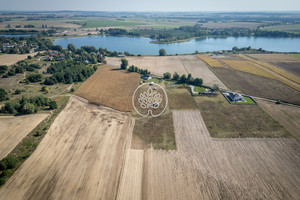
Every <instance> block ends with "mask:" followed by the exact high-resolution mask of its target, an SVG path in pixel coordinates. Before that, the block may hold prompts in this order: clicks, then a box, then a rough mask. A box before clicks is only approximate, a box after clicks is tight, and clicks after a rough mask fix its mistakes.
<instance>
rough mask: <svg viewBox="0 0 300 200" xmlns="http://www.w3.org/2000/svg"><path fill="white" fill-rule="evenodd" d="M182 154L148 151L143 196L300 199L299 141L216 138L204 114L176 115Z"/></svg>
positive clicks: (181, 113) (184, 112) (179, 151)
mask: <svg viewBox="0 0 300 200" xmlns="http://www.w3.org/2000/svg"><path fill="white" fill-rule="evenodd" d="M173 118H174V128H175V133H176V143H177V147H178V152H176V151H169V152H166V151H161V150H160V151H157V150H147V151H145V158H144V162H145V164H144V167H145V168H144V176H143V197H144V199H148V200H152V199H153V200H160V199H161V200H164V199H172V200H174V199H180V200H182V199H195V200H196V199H299V197H300V191H299V184H300V169H299V165H300V153H299V142H298V141H296V140H294V139H212V138H210V136H209V133H208V131H207V129H206V126H205V124H204V122H203V119H202V117H201V114H200V112H199V111H173Z"/></svg>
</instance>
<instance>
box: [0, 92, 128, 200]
mask: <svg viewBox="0 0 300 200" xmlns="http://www.w3.org/2000/svg"><path fill="white" fill-rule="evenodd" d="M133 123H134V122H133V120H132V118H131V117H130V116H128V115H126V114H123V113H121V112H118V111H115V110H112V109H109V108H106V107H101V106H95V105H93V104H89V103H88V102H87V101H86V100H82V99H79V97H72V98H71V99H70V101H69V103H68V105H67V107H66V108H65V109H64V110H63V111H62V112H61V113H60V114H59V115H58V117H57V118H56V119H55V121H54V123H53V124H52V125H51V127H50V129H49V131H48V133H47V134H46V135H45V137H44V139H43V140H42V142H41V143H40V145H39V146H38V148H37V149H36V150H35V151H34V153H33V154H32V155H31V156H30V157H29V158H28V159H27V160H26V161H25V162H24V163H23V165H22V166H21V167H20V168H19V169H18V170H17V171H16V172H15V173H14V175H13V176H12V177H11V178H10V179H9V180H8V182H7V183H6V184H5V185H4V186H3V187H2V188H1V189H0V199H7V200H10V199H14V200H18V199H22V200H26V199H28V200H35V199H115V198H116V195H117V190H118V182H119V176H120V173H121V169H122V165H123V163H124V162H125V152H127V151H128V149H129V147H130V140H131V133H132V128H133Z"/></svg>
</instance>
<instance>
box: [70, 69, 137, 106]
mask: <svg viewBox="0 0 300 200" xmlns="http://www.w3.org/2000/svg"><path fill="white" fill-rule="evenodd" d="M139 80H140V75H139V74H137V73H129V72H126V71H124V70H118V69H114V68H112V67H108V66H100V67H99V69H98V70H97V71H96V72H95V73H94V74H93V75H92V76H91V77H90V78H89V79H88V80H86V81H85V82H84V83H83V84H82V85H81V86H80V88H79V89H78V90H77V91H76V92H75V94H76V95H78V96H80V97H83V98H85V99H88V100H89V101H92V102H95V103H97V104H101V105H105V106H108V107H111V108H114V109H116V110H120V111H132V109H133V106H132V95H133V93H134V91H135V89H136V88H137V87H138V85H139Z"/></svg>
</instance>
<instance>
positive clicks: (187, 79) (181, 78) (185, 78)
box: [163, 72, 203, 87]
mask: <svg viewBox="0 0 300 200" xmlns="http://www.w3.org/2000/svg"><path fill="white" fill-rule="evenodd" d="M163 76H164V79H166V80H174V81H177V82H178V83H180V84H184V83H186V84H191V85H195V86H199V87H201V86H202V84H203V80H202V78H193V77H192V74H188V75H187V76H186V75H185V74H183V75H182V76H180V75H179V74H178V73H177V72H174V74H173V77H171V73H169V72H166V73H164V74H163Z"/></svg>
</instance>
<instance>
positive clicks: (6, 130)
mask: <svg viewBox="0 0 300 200" xmlns="http://www.w3.org/2000/svg"><path fill="white" fill-rule="evenodd" d="M47 116H48V114H34V115H23V116H18V117H14V116H0V127H1V128H0V160H2V159H3V158H4V157H5V156H7V155H8V154H9V153H10V152H11V151H12V150H13V149H14V148H15V147H16V146H17V145H18V144H19V142H21V141H22V139H23V138H24V137H25V136H26V135H27V134H28V133H30V131H32V130H33V129H34V128H35V127H36V126H37V125H38V124H39V123H40V122H41V121H43V120H44V119H45V118H46V117H47Z"/></svg>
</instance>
